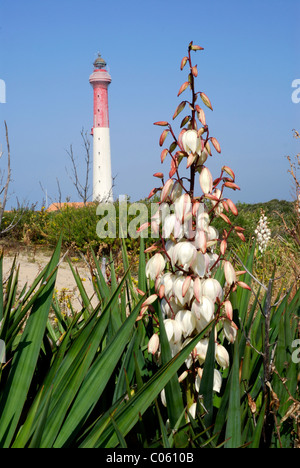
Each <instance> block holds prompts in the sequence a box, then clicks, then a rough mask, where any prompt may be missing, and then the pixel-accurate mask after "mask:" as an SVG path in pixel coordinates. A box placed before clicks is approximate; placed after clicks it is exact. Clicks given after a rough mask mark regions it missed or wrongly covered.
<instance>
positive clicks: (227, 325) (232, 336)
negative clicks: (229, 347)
mask: <svg viewBox="0 0 300 468" xmlns="http://www.w3.org/2000/svg"><path fill="white" fill-rule="evenodd" d="M223 330H224V335H225V336H226V338H227V340H228V341H229V343H234V342H235V340H236V337H237V326H236V324H235V323H234V322H233V321H232V320H227V319H225V320H224V323H223Z"/></svg>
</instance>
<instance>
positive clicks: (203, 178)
mask: <svg viewBox="0 0 300 468" xmlns="http://www.w3.org/2000/svg"><path fill="white" fill-rule="evenodd" d="M200 187H201V189H202V191H203V193H211V192H212V187H213V178H212V175H211V172H210V170H209V169H208V168H207V167H203V169H202V171H201V173H200Z"/></svg>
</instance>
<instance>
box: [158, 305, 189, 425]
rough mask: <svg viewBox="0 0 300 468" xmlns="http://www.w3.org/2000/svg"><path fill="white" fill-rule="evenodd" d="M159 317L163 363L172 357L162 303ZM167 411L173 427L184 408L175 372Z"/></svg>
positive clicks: (169, 392) (166, 389)
mask: <svg viewBox="0 0 300 468" xmlns="http://www.w3.org/2000/svg"><path fill="white" fill-rule="evenodd" d="M158 317H159V339H160V345H161V361H162V364H167V363H168V362H169V361H170V360H171V359H172V354H171V349H170V344H169V341H168V337H167V334H166V330H165V326H164V320H163V315H162V311H161V307H160V304H158ZM165 395H166V403H167V411H168V416H169V420H170V425H171V428H173V427H174V426H175V424H176V422H177V420H178V418H179V416H180V415H181V414H182V411H183V409H184V404H183V399H182V391H181V388H180V383H179V382H178V376H177V374H175V375H174V376H173V377H172V378H171V379H170V380H169V382H168V384H167V385H166V388H165Z"/></svg>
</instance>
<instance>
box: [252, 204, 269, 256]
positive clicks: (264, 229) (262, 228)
mask: <svg viewBox="0 0 300 468" xmlns="http://www.w3.org/2000/svg"><path fill="white" fill-rule="evenodd" d="M254 232H255V235H256V239H257V245H258V250H259V252H260V253H261V254H262V253H264V252H265V250H266V248H267V246H268V243H269V241H270V239H271V229H270V228H269V224H268V218H267V216H266V215H265V212H264V211H263V210H261V215H260V218H259V221H258V224H257V227H256V229H255V231H254Z"/></svg>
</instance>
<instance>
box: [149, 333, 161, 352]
mask: <svg viewBox="0 0 300 468" xmlns="http://www.w3.org/2000/svg"><path fill="white" fill-rule="evenodd" d="M158 348H159V336H158V334H157V333H155V334H154V335H152V336H151V338H150V340H149V343H148V353H150V354H155V353H156V352H157V350H158Z"/></svg>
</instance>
